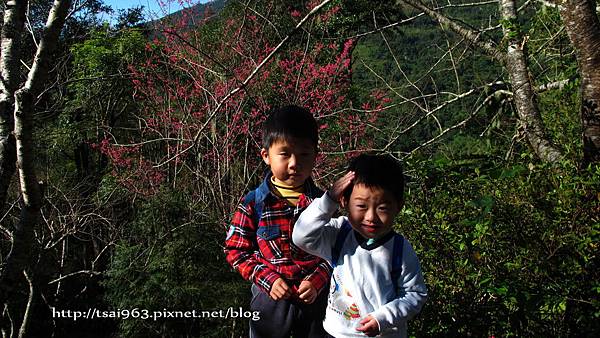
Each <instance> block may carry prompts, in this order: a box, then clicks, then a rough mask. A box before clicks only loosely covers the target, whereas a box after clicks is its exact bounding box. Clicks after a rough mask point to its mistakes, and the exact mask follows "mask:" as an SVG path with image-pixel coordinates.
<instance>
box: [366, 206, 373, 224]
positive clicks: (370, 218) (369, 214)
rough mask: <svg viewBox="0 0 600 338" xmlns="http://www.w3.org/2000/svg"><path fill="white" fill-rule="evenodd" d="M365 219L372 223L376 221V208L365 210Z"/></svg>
mask: <svg viewBox="0 0 600 338" xmlns="http://www.w3.org/2000/svg"><path fill="white" fill-rule="evenodd" d="M365 221H366V222H371V223H373V222H374V221H375V210H374V209H373V208H368V209H367V212H365Z"/></svg>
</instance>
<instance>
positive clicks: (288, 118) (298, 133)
mask: <svg viewBox="0 0 600 338" xmlns="http://www.w3.org/2000/svg"><path fill="white" fill-rule="evenodd" d="M262 132H263V134H262V143H263V147H264V148H265V149H269V148H270V147H271V145H273V142H275V141H277V140H287V139H290V138H292V137H293V138H300V139H305V140H309V141H310V142H311V143H312V144H314V145H315V149H316V148H317V145H318V143H319V130H318V127H317V121H315V118H314V117H313V115H312V114H311V113H310V112H309V111H308V110H306V109H304V108H302V107H298V106H285V107H281V108H276V109H274V110H272V111H271V113H270V114H269V116H268V117H267V120H266V121H265V122H264V124H263V130H262Z"/></svg>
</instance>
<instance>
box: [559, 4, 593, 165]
mask: <svg viewBox="0 0 600 338" xmlns="http://www.w3.org/2000/svg"><path fill="white" fill-rule="evenodd" d="M561 5H562V6H561V7H560V15H561V17H562V20H563V22H564V24H565V28H566V30H567V33H568V35H569V39H570V40H571V43H572V44H573V47H575V51H576V53H577V63H578V64H579V73H580V75H581V98H582V103H581V125H582V137H583V164H584V166H585V165H587V164H590V163H599V162H600V52H598V51H600V21H599V20H598V15H597V14H596V8H595V2H594V1H592V0H566V1H564V2H562V3H561Z"/></svg>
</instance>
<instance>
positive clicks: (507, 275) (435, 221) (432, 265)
mask: <svg viewBox="0 0 600 338" xmlns="http://www.w3.org/2000/svg"><path fill="white" fill-rule="evenodd" d="M527 161H528V160H527V157H525V158H524V161H520V162H519V163H514V164H510V165H502V164H496V165H493V166H489V163H490V162H479V163H478V162H468V163H464V162H463V163H456V162H450V161H448V162H441V161H437V162H436V163H435V164H425V165H424V164H423V163H415V164H413V167H412V168H411V169H412V170H414V171H413V172H414V173H415V174H414V175H415V176H416V177H417V178H418V180H417V181H416V182H414V183H412V184H410V185H409V194H408V198H407V202H406V207H405V209H404V211H403V213H402V215H401V222H400V224H401V225H400V230H401V231H402V232H403V233H404V234H405V235H406V236H407V237H408V238H409V239H410V240H411V241H412V242H413V244H414V245H415V247H416V250H417V254H418V255H419V257H420V260H421V264H422V267H423V270H424V274H425V278H426V282H427V285H428V287H429V295H430V298H429V300H428V303H427V304H426V306H425V308H424V310H423V311H422V313H421V314H420V316H419V317H418V319H417V320H416V322H414V323H413V324H412V326H411V329H410V331H411V332H412V333H413V334H416V336H424V337H427V336H432V335H442V334H445V335H448V334H449V335H460V336H479V337H481V336H500V335H501V336H591V335H592V333H593V332H598V329H599V327H598V317H599V316H600V302H598V300H597V299H598V280H600V275H599V272H598V271H599V270H598V240H599V239H600V236H599V235H600V232H599V230H600V209H598V205H599V203H598V201H599V199H600V196H598V194H597V192H598V191H600V168H598V167H595V168H587V169H585V170H581V171H578V170H577V169H576V168H575V167H574V165H573V164H572V163H570V162H565V163H561V164H560V165H559V166H555V167H551V166H545V165H538V164H533V163H528V162H527ZM486 163H487V164H486ZM481 165H484V166H483V167H482V166H481Z"/></svg>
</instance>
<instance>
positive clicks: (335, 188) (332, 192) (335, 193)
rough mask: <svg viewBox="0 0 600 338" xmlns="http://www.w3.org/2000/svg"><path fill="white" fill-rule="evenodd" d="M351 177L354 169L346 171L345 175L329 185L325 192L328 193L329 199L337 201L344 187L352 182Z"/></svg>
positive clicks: (352, 177)
mask: <svg viewBox="0 0 600 338" xmlns="http://www.w3.org/2000/svg"><path fill="white" fill-rule="evenodd" d="M353 179H354V171H349V172H347V173H346V175H344V176H342V177H341V178H339V179H338V180H337V181H335V183H333V184H332V185H331V188H330V189H329V191H328V192H327V193H328V194H329V197H331V199H333V200H334V201H336V202H338V203H339V202H340V199H341V198H342V194H343V193H344V190H346V188H348V186H350V184H352V180H353Z"/></svg>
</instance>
